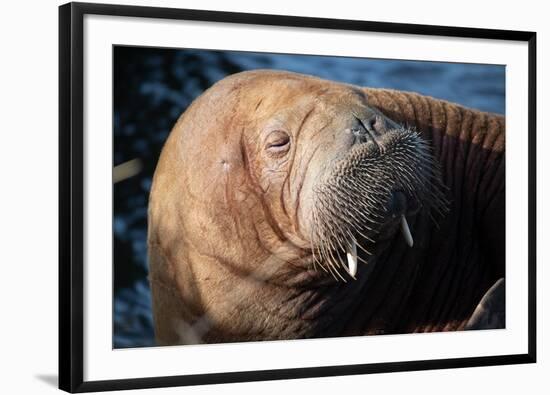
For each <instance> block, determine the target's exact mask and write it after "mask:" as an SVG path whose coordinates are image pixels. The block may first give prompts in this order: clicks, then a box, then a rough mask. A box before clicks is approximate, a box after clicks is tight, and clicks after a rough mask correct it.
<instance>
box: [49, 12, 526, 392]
mask: <svg viewBox="0 0 550 395" xmlns="http://www.w3.org/2000/svg"><path fill="white" fill-rule="evenodd" d="M59 16H60V18H59V29H60V30H59V54H60V59H59V60H60V61H59V84H60V85H59V101H60V103H59V104H60V118H59V119H60V126H59V129H60V154H59V155H60V158H59V165H60V166H59V172H60V174H59V180H60V181H59V182H60V189H59V192H60V198H59V212H60V216H59V226H60V235H59V236H60V237H59V251H60V260H59V279H60V289H59V292H60V295H59V303H60V306H59V310H60V318H59V325H60V327H59V386H60V388H61V389H63V390H66V391H69V392H85V391H101V390H115V389H130V388H150V387H162V386H179V385H198V384H212V383H228V382H237V381H257V380H275V379H290V378H304V377H319V376H330V375H351V374H364V373H377V372H396V371H404V370H425V369H443V368H456V367H467V366H486V365H498V364H514V363H529V362H535V360H536V333H535V327H536V317H535V307H536V300H535V285H536V277H535V254H536V245H535V239H536V238H535V229H536V226H535V224H536V222H535V221H536V211H535V209H536V208H535V207H536V205H535V188H536V186H535V134H536V124H535V119H536V117H535V107H536V106H535V100H536V69H535V67H536V66H535V65H536V35H535V33H533V32H520V31H505V30H486V29H471V28H459V27H443V26H426V25H410V24H394V23H380V22H367V21H359V20H336V19H319V18H308V17H293V16H282V15H258V14H244V13H228V12H216V11H201V10H183V9H168V8H152V7H137V6H136V7H134V6H118V5H105V4H86V3H69V4H66V5H63V6H61V7H60V9H59Z"/></svg>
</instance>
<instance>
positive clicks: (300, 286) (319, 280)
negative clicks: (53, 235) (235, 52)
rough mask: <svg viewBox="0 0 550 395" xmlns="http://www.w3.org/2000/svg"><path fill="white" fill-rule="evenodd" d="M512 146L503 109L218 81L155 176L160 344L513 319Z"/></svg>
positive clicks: (440, 327) (333, 86) (151, 225)
mask: <svg viewBox="0 0 550 395" xmlns="http://www.w3.org/2000/svg"><path fill="white" fill-rule="evenodd" d="M504 147H505V119H504V117H503V116H500V115H496V114H490V113H485V112H480V111H477V110H473V109H468V108H465V107H462V106H460V105H457V104H453V103H449V102H446V101H443V100H438V99H434V98H430V97H426V96H422V95H419V94H416V93H409V92H401V91H395V90H385V89H371V88H364V87H358V86H353V85H348V84H342V83H337V82H332V81H327V80H323V79H319V78H316V77H312V76H306V75H300V74H294V73H290V72H283V71H269V70H258V71H248V72H242V73H238V74H234V75H232V76H229V77H226V78H225V79H223V80H221V81H219V82H217V83H216V84H214V85H213V86H212V87H211V88H209V89H208V90H207V91H205V92H204V93H203V94H202V95H201V96H200V97H199V98H197V99H196V100H195V101H194V102H193V103H192V104H191V105H190V106H189V107H188V109H187V110H186V111H185V112H184V113H183V114H182V115H181V117H180V118H179V119H178V121H177V123H176V124H175V126H174V127H173V129H172V131H171V133H170V135H169V137H168V139H167V141H166V143H165V146H164V148H163V150H162V152H161V155H160V159H159V162H158V165H157V168H156V170H155V174H154V178H153V183H152V188H151V192H150V198H149V199H150V200H149V209H148V264H149V280H150V285H151V291H152V302H153V315H154V324H155V337H156V341H157V343H158V344H159V345H170V344H189V343H217V342H236V341H257V340H277V339H302V338H319V337H339V336H360V335H372V334H394V333H416V332H433V331H451V330H462V329H478V328H482V327H483V326H480V325H479V323H482V322H492V326H491V327H495V328H499V327H503V326H504V320H503V318H502V319H497V320H494V319H492V318H491V317H495V316H496V317H501V316H502V315H503V313H502V312H503V311H504V309H503V303H504V302H503V300H504V297H503V292H504V291H503V286H504V285H503V284H504V280H503V278H504V267H505V260H504V259H505V256H504V237H505V230H504V228H505V222H504V207H505V206H504V204H505V187H504V186H505V178H504V175H505V172H504V170H505V169H504V165H505V160H504V154H505V149H504ZM495 287H496V288H497V291H495ZM488 290H489V291H491V292H489V294H488V295H486V293H487V292H488ZM499 290H500V291H499ZM491 295H500V297H499V298H498V300H500V301H501V302H502V303H498V301H497V302H494V303H491V300H492V299H491V298H492V296H491ZM480 301H483V306H485V308H482V307H480ZM487 306H493V307H494V309H493V310H495V311H496V313H495V311H492V310H491V311H487V308H486V307H487ZM495 306H496V307H495ZM474 312H475V314H474ZM501 313H502V314H501ZM489 316H490V317H489Z"/></svg>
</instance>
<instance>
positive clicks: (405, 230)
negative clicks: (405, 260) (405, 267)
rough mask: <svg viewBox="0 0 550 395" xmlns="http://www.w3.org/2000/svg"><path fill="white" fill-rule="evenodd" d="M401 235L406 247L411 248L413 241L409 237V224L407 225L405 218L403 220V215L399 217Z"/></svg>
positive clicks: (410, 236)
mask: <svg viewBox="0 0 550 395" xmlns="http://www.w3.org/2000/svg"><path fill="white" fill-rule="evenodd" d="M401 233H403V237H404V238H405V241H406V242H407V245H408V246H409V247H412V246H413V244H414V241H413V238H412V235H411V230H410V229H409V224H408V223H407V218H405V216H404V215H401Z"/></svg>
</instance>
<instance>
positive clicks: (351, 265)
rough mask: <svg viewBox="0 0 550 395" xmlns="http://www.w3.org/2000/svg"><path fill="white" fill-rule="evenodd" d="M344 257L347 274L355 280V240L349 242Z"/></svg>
mask: <svg viewBox="0 0 550 395" xmlns="http://www.w3.org/2000/svg"><path fill="white" fill-rule="evenodd" d="M346 257H347V258H348V273H349V275H350V276H351V277H353V278H355V274H356V273H357V243H355V240H352V241H351V242H350V246H349V248H348V250H347V251H346Z"/></svg>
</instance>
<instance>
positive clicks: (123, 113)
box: [113, 46, 505, 348]
mask: <svg viewBox="0 0 550 395" xmlns="http://www.w3.org/2000/svg"><path fill="white" fill-rule="evenodd" d="M113 62H114V65H113V73H114V75H113V80H114V125H113V133H114V139H113V144H114V152H113V155H114V166H115V167H114V175H113V181H114V197H113V199H114V202H113V204H114V218H113V246H114V247H113V249H114V251H113V266H114V267H113V269H114V295H115V300H114V301H113V321H114V322H113V330H114V337H113V347H115V348H125V347H141V346H152V345H154V333H153V324H152V312H151V301H150V293H149V284H148V281H147V244H146V237H147V200H148V195H149V189H150V187H151V179H152V176H153V172H154V170H155V166H156V163H157V160H158V157H159V154H160V150H161V148H162V146H163V144H164V141H165V140H166V138H167V136H168V133H169V132H170V129H171V128H172V126H173V125H174V123H175V121H176V119H177V118H178V117H179V115H180V114H181V113H182V112H183V111H184V110H185V109H186V108H187V106H188V105H189V104H190V103H191V102H192V101H193V99H195V98H196V97H197V96H199V95H200V94H201V93H202V92H203V91H204V90H205V89H207V88H209V87H210V86H211V85H212V84H214V83H215V82H216V81H218V80H220V79H222V78H224V77H225V76H227V75H230V74H233V73H237V72H240V71H243V70H252V69H259V68H266V69H280V70H289V71H294V72H299V73H304V74H310V75H316V76H319V77H322V78H326V79H330V80H334V81H341V82H346V83H351V84H356V85H362V86H369V87H375V88H392V89H401V90H408V91H415V92H418V93H421V94H425V95H429V96H433V97H436V98H440V99H445V100H449V101H453V102H457V103H460V104H462V105H465V106H467V107H472V108H477V109H480V110H483V111H491V112H497V113H501V114H504V112H505V67H504V66H499V65H478V64H460V63H437V62H418V61H406V60H381V59H365V58H345V57H326V56H307V55H279V54H268V53H246V52H232V51H210V50H195V49H155V48H141V47H120V46H119V47H115V48H114V60H113Z"/></svg>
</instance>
